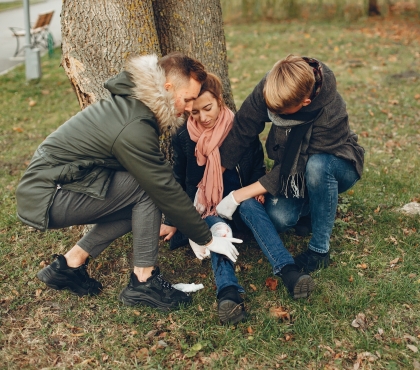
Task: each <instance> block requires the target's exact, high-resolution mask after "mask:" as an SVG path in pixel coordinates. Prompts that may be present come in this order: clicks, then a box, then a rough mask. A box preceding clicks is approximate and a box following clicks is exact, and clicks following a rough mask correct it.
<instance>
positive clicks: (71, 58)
mask: <svg viewBox="0 0 420 370" xmlns="http://www.w3.org/2000/svg"><path fill="white" fill-rule="evenodd" d="M61 32H62V40H63V41H62V59H61V64H62V66H63V68H64V70H65V72H66V74H67V76H68V77H69V79H70V82H71V84H72V85H73V88H74V90H75V92H76V95H77V99H78V100H79V104H80V107H81V108H82V109H83V108H85V107H87V106H88V105H89V104H91V103H93V102H95V101H97V100H99V99H101V98H105V97H107V96H108V92H107V90H105V89H104V87H103V84H104V82H105V81H106V80H107V79H108V78H110V77H111V76H113V75H115V74H117V73H119V72H120V71H121V70H122V69H123V68H124V62H125V60H126V59H127V57H128V56H130V55H131V54H135V55H141V54H151V53H156V54H158V55H160V48H159V43H158V38H157V33H156V29H155V25H154V18H153V9H152V5H151V0H145V1H139V0H124V1H120V0H107V1H89V0H78V1H72V0H63V6H62V12H61Z"/></svg>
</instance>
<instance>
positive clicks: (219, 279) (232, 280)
mask: <svg viewBox="0 0 420 370" xmlns="http://www.w3.org/2000/svg"><path fill="white" fill-rule="evenodd" d="M204 221H206V223H207V225H208V226H209V228H210V227H212V226H213V225H214V224H216V223H218V222H224V223H227V222H226V220H225V219H224V218H221V217H219V216H207V217H206V218H205V219H204ZM210 258H211V265H212V267H213V273H214V279H215V281H216V287H217V294H219V292H220V291H221V290H222V289H223V288H226V287H227V286H234V287H236V288H237V289H238V292H239V293H244V292H245V290H244V288H243V287H242V286H241V285H239V283H238V279H237V277H236V275H235V268H234V266H233V262H232V261H231V260H230V259H229V258H228V257H226V256H225V255H223V254H218V253H214V252H210Z"/></svg>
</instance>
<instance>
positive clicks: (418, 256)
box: [0, 19, 420, 369]
mask: <svg viewBox="0 0 420 370" xmlns="http://www.w3.org/2000/svg"><path fill="white" fill-rule="evenodd" d="M419 31H420V28H419V25H418V21H417V22H415V21H411V20H409V19H407V20H401V19H394V20H393V22H391V20H386V19H380V20H375V21H372V20H363V21H360V22H359V23H353V24H350V25H349V24H346V25H340V24H336V23H322V22H319V23H300V22H297V21H296V22H282V23H281V24H268V23H255V24H252V25H228V26H226V27H225V33H226V39H227V45H228V56H229V68H230V71H229V75H230V78H231V82H232V85H233V92H234V96H235V99H236V104H237V105H238V106H239V105H240V104H241V102H242V101H243V99H244V98H245V97H246V96H247V95H248V94H249V93H250V92H251V91H252V89H253V87H254V86H255V85H256V83H257V82H258V81H259V80H260V79H261V78H262V77H263V75H264V74H265V72H266V71H267V70H269V69H270V68H271V66H272V65H273V64H274V62H275V61H276V60H277V59H279V58H281V57H283V56H285V55H287V54H288V53H291V52H293V53H296V54H299V55H309V56H313V57H317V58H319V59H321V60H323V61H324V62H325V63H327V64H328V65H329V66H330V67H331V68H332V69H333V70H334V71H335V73H336V77H337V82H338V89H339V91H340V92H341V94H342V95H343V97H344V99H345V100H346V102H347V105H348V110H349V114H350V121H351V126H352V129H353V130H354V131H356V132H357V133H358V134H359V139H360V142H361V144H362V145H363V146H364V147H365V148H366V160H365V163H366V167H365V173H364V177H363V179H362V181H360V182H359V183H357V184H356V186H355V187H354V188H353V189H352V190H351V191H349V192H347V193H345V194H342V195H341V201H340V205H339V210H338V213H337V220H336V226H335V229H334V232H333V235H332V238H331V250H332V258H333V264H332V266H331V267H330V268H328V269H326V270H322V271H319V272H316V273H314V274H313V276H314V278H315V280H316V283H317V290H316V291H315V292H314V294H313V295H312V296H311V297H310V299H308V300H301V301H293V300H291V299H290V298H289V296H288V294H287V292H286V290H285V289H284V287H283V286H282V284H281V282H280V283H279V285H278V288H277V290H275V291H271V290H269V289H268V288H267V287H266V285H265V281H266V279H267V278H268V277H271V276H272V272H271V268H270V265H269V263H268V262H267V260H266V259H265V257H264V256H263V254H262V252H261V251H260V250H259V248H258V246H257V245H256V243H255V241H253V240H248V241H247V243H245V244H244V245H243V246H241V248H240V253H241V254H240V257H239V261H238V262H239V263H238V264H237V276H238V278H239V281H240V283H241V284H242V285H243V286H244V287H245V288H246V290H247V294H246V305H247V309H248V312H249V319H248V321H247V322H246V323H243V324H240V325H238V326H237V327H236V328H234V327H224V326H220V325H219V324H218V318H217V311H216V298H215V291H214V281H213V278H212V272H211V267H210V263H209V261H208V260H206V261H203V262H200V261H198V260H197V259H194V258H193V253H192V252H191V251H189V250H188V249H187V248H184V249H181V250H176V251H174V252H169V250H168V247H167V245H162V248H161V253H160V257H159V264H160V266H161V269H162V271H163V272H164V274H165V276H166V277H167V278H168V279H169V280H172V281H173V282H186V283H188V282H195V283H203V284H204V286H205V288H204V289H203V290H201V291H198V292H197V293H194V301H193V305H192V306H190V307H188V308H185V309H183V310H181V311H177V312H173V313H171V314H169V315H166V314H162V313H159V312H156V311H154V310H152V309H149V308H143V307H138V308H134V309H133V308H129V307H125V306H123V305H122V304H121V303H120V302H119V301H118V299H117V296H118V294H119V292H120V290H121V289H122V288H123V287H124V286H125V285H126V284H127V281H128V275H129V270H130V261H131V236H130V235H127V236H125V237H123V238H121V239H120V240H118V241H116V242H115V243H114V244H113V245H112V246H110V248H108V249H107V250H106V251H105V252H104V253H103V254H102V255H101V256H100V257H99V258H97V259H95V260H93V261H91V264H90V267H89V270H90V273H91V274H92V275H93V276H94V277H96V278H98V279H99V280H100V281H101V282H102V283H103V284H104V286H105V287H106V288H105V290H104V292H103V294H102V295H101V296H99V297H95V298H88V297H85V298H77V297H75V296H72V295H71V294H69V293H68V292H56V291H52V290H50V289H47V288H46V287H45V286H44V285H43V284H42V283H40V282H39V281H38V280H37V279H36V277H35V275H36V273H37V271H38V270H39V269H40V268H41V266H43V265H44V264H45V263H46V262H50V261H51V257H50V256H51V254H53V253H63V252H65V251H66V250H67V249H68V248H69V247H71V246H72V245H73V244H74V243H75V242H76V241H77V240H78V239H79V238H80V234H81V231H80V229H79V228H77V227H76V228H71V229H63V230H55V231H48V232H47V233H40V232H37V231H33V230H32V229H29V228H28V227H26V226H24V225H23V224H21V223H20V222H19V221H18V220H17V218H16V215H15V197H14V191H15V188H16V185H17V183H18V181H19V178H20V177H21V175H22V173H23V171H24V170H25V168H26V166H27V164H28V162H29V161H30V158H31V156H32V154H33V152H34V150H35V149H36V147H37V146H38V145H39V143H40V142H41V141H42V140H43V139H44V138H45V137H46V136H47V135H48V134H49V133H50V132H51V131H53V130H54V129H55V128H56V127H57V126H58V125H60V124H62V123H63V122H64V121H65V120H66V119H68V118H69V117H71V116H72V115H73V114H75V113H76V112H78V110H79V107H78V104H77V101H76V97H75V95H74V93H73V92H72V89H71V87H70V85H69V82H68V80H67V77H66V76H65V74H64V72H63V70H62V68H60V67H59V53H55V55H54V56H53V57H52V59H48V58H47V57H46V58H43V60H42V69H43V73H44V75H43V77H42V79H41V80H40V81H35V82H30V83H26V82H25V75H24V68H23V67H18V68H16V69H15V70H13V71H11V72H9V73H8V74H6V75H4V76H0V84H1V86H2V99H1V101H0V109H1V112H2V114H1V116H0V130H1V139H0V140H1V141H0V143H1V147H2V151H1V156H0V162H1V166H0V172H1V175H0V189H1V191H0V197H1V204H2V207H1V209H0V256H1V261H2V267H1V270H0V290H1V296H0V297H1V298H0V312H1V313H0V315H1V318H0V320H1V325H0V358H1V359H2V361H1V365H0V368H5V369H18V368H30V369H40V368H59V367H61V368H72V367H76V368H102V369H127V368H147V369H163V368H173V369H184V368H193V369H200V368H212V369H213V368H214V369H222V368H225V369H226V368H227V369H256V368H261V369H262V368H264V369H266V368H270V369H271V368H285V369H290V368H299V369H302V368H307V369H353V368H355V369H356V368H360V369H417V368H419V362H420V358H419V353H418V352H414V351H415V349H416V348H418V347H419V341H420V292H419V290H420V273H419V264H420V247H419V229H420V227H419V220H420V218H419V216H408V215H404V214H402V213H400V212H398V208H399V207H401V206H402V205H404V204H406V203H408V202H410V201H413V200H417V201H418V200H419V198H420V191H419V186H418V184H419V182H420V175H419V171H418V168H419V166H420V156H419V154H420V151H419V144H418V143H419V140H420V131H419V126H418V122H419V120H420V114H419V112H420V109H419V108H420V95H419V94H420V90H419V80H420V76H419V72H418V71H419V70H420V68H419V67H420V55H419V50H420V49H419V44H420V42H419V35H420V32H419ZM34 102H35V104H34ZM266 134H267V132H264V133H263V134H262V135H261V137H262V139H263V140H264V138H265V136H266ZM282 238H283V240H284V242H285V244H286V246H287V247H288V248H289V249H290V251H291V252H292V253H293V254H296V253H298V252H299V251H301V250H302V249H304V248H306V246H307V243H308V241H309V239H308V238H301V237H297V236H295V235H293V234H286V235H282ZM270 309H271V311H270ZM273 310H274V311H273ZM270 312H272V313H273V312H274V313H276V312H277V313H279V312H280V313H281V314H278V315H277V317H276V316H275V315H274V316H273V314H270ZM359 314H363V315H364V316H363V315H359ZM358 315H359V322H360V326H359V328H356V327H353V326H352V322H353V320H355V319H356V317H357V316H358Z"/></svg>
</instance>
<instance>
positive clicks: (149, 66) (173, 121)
mask: <svg viewBox="0 0 420 370" xmlns="http://www.w3.org/2000/svg"><path fill="white" fill-rule="evenodd" d="M165 83H166V76H165V72H164V71H163V69H162V68H161V67H160V66H159V65H158V57H157V55H154V54H153V55H145V56H138V57H133V58H131V59H130V60H129V61H128V62H127V65H126V71H124V72H121V73H120V74H119V75H117V76H116V77H114V78H112V79H110V80H108V81H107V82H106V84H105V88H106V89H108V90H109V91H110V92H111V93H112V94H114V95H121V96H124V95H126V96H127V95H128V96H132V97H133V98H135V99H138V100H140V101H141V102H142V103H144V104H145V105H146V106H147V107H148V108H149V109H150V110H151V111H152V112H153V114H154V115H155V117H156V120H157V122H158V125H159V130H160V132H164V131H165V130H167V129H169V128H170V129H171V130H176V129H177V128H178V127H181V126H182V125H183V123H184V122H185V120H186V117H185V116H184V115H183V116H181V117H177V112H176V110H175V99H174V96H173V93H172V92H170V91H167V90H166V89H165Z"/></svg>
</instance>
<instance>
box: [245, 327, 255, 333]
mask: <svg viewBox="0 0 420 370" xmlns="http://www.w3.org/2000/svg"><path fill="white" fill-rule="evenodd" d="M247 331H248V333H249V334H252V333H253V332H254V330H252V328H251V327H250V326H248V329H247Z"/></svg>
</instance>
